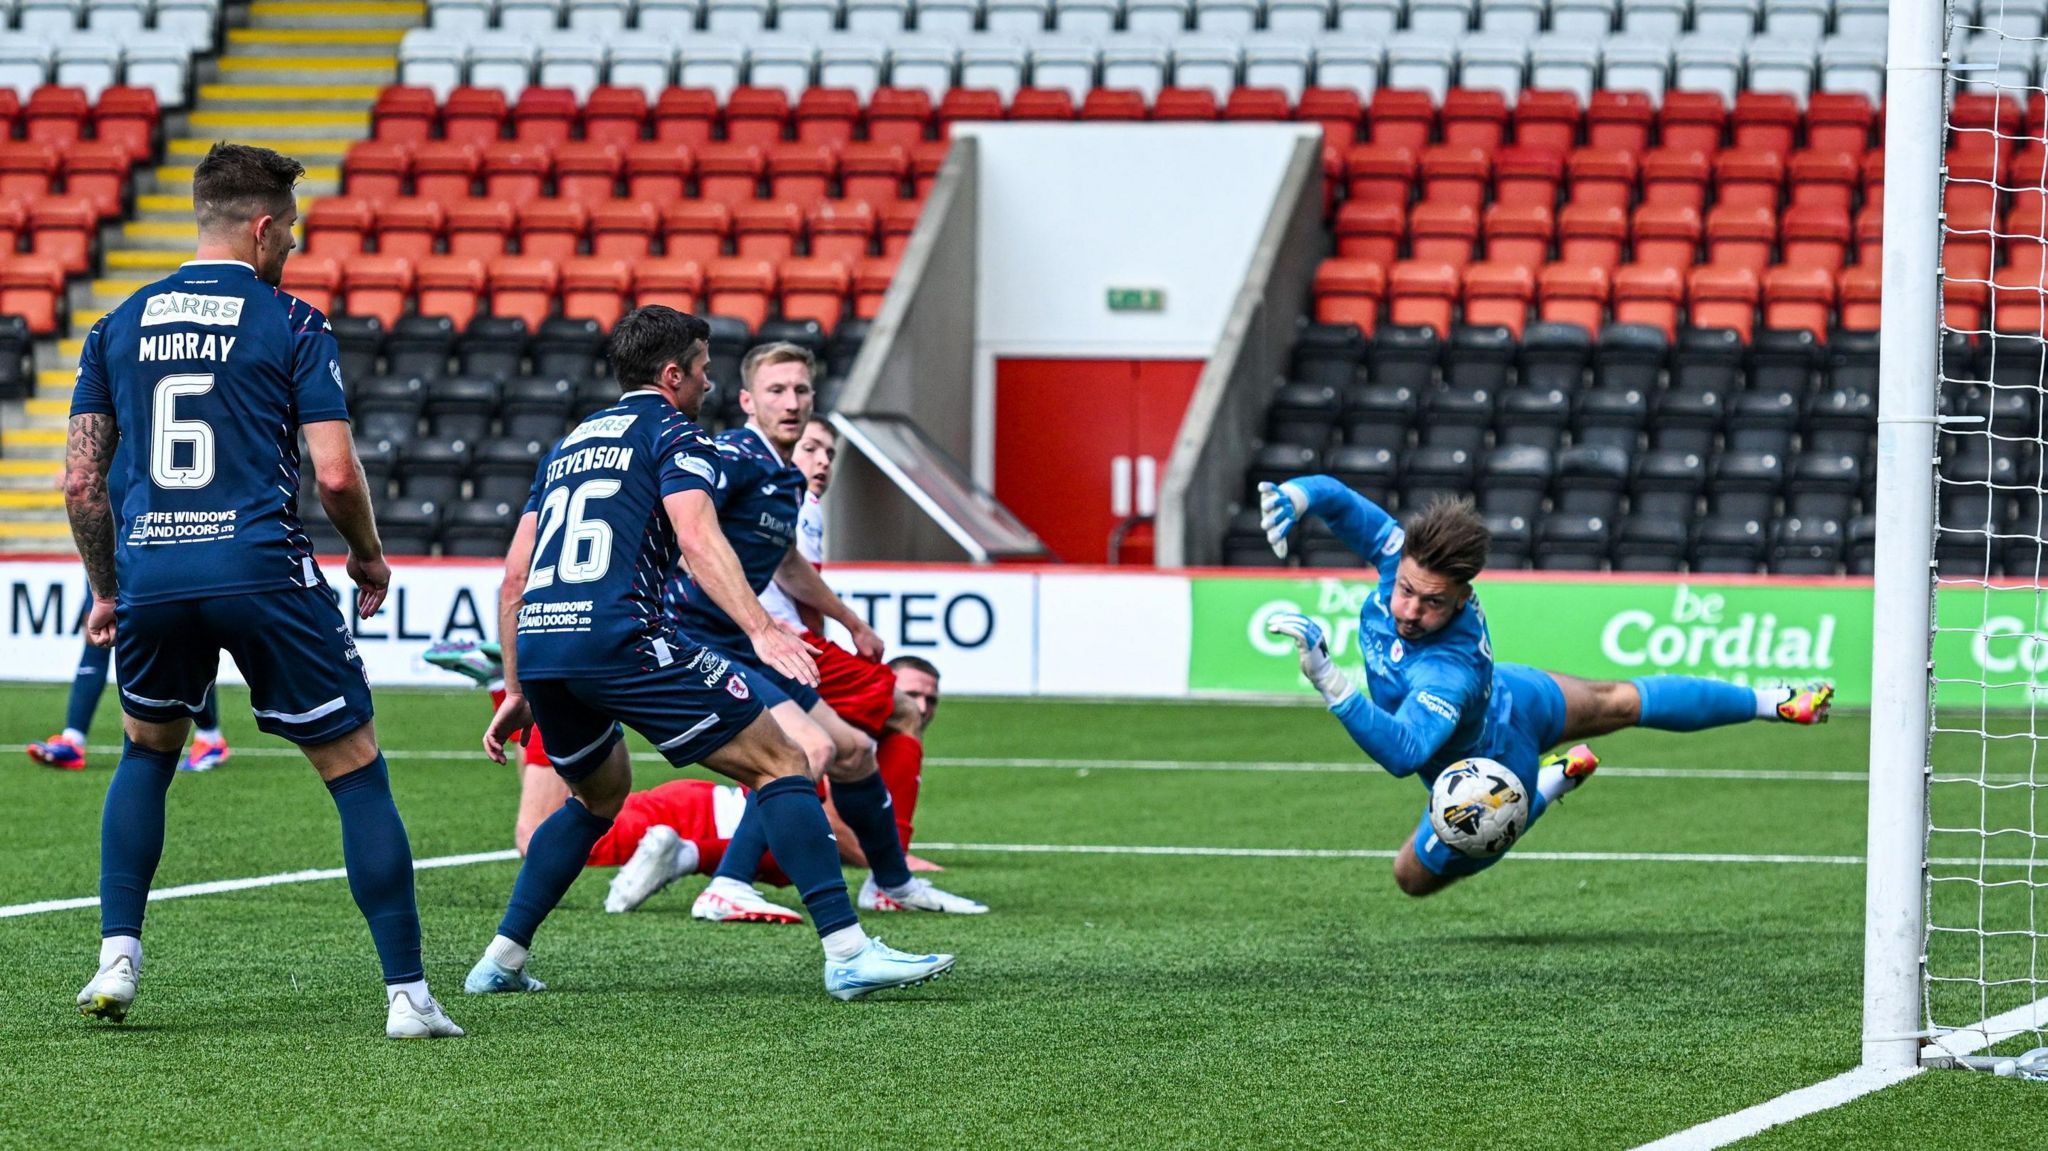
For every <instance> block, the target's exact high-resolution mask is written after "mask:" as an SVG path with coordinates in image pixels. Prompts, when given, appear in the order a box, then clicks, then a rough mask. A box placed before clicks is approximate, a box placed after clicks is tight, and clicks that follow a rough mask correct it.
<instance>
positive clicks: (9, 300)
mask: <svg viewBox="0 0 2048 1151" xmlns="http://www.w3.org/2000/svg"><path fill="white" fill-rule="evenodd" d="M64 276H65V270H64V266H63V264H62V263H60V262H59V261H57V260H54V259H51V258H48V257H45V256H36V255H14V256H9V257H7V258H6V259H4V260H0V314H5V315H12V316H20V317H22V318H23V319H25V320H26V321H27V322H28V328H29V332H30V333H31V334H33V335H34V336H36V337H38V338H42V337H47V336H54V335H56V334H57V333H58V332H59V330H60V329H59V326H58V320H59V318H60V316H61V314H62V311H63V308H62V304H63V298H64Z"/></svg>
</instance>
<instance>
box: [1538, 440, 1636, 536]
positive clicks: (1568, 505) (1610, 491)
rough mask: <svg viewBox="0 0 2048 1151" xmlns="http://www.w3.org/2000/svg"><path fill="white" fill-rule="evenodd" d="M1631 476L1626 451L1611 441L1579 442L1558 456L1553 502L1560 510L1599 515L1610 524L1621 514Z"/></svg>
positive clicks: (1585, 514)
mask: <svg viewBox="0 0 2048 1151" xmlns="http://www.w3.org/2000/svg"><path fill="white" fill-rule="evenodd" d="M1628 480H1629V454H1628V453H1627V452H1624V451H1622V450H1621V449H1620V448H1617V447H1614V446H1613V445H1611V444H1578V445H1575V446H1573V447H1569V448H1566V449H1565V450H1564V451H1563V452H1562V453H1560V454H1559V455H1558V457H1557V489H1556V493H1555V496H1554V497H1553V499H1552V503H1553V504H1554V506H1555V507H1556V508H1557V510H1558V511H1560V512H1571V513H1573V514H1575V515H1582V516H1599V517H1601V518H1603V519H1605V520H1607V521H1608V522H1609V523H1610V524H1611V523H1613V522H1614V520H1615V518H1616V517H1617V516H1619V515H1620V514H1621V497H1622V496H1623V494H1624V493H1626V492H1627V491H1628Z"/></svg>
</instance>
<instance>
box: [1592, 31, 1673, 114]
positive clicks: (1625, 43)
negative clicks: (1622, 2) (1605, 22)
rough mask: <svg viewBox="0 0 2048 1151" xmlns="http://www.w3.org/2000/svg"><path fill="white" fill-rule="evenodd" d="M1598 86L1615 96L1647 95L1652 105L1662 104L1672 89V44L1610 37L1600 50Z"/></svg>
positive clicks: (1624, 36) (1634, 38) (1627, 37)
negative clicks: (1612, 90) (1631, 93)
mask: <svg viewBox="0 0 2048 1151" xmlns="http://www.w3.org/2000/svg"><path fill="white" fill-rule="evenodd" d="M1600 58H1601V65H1602V68H1601V73H1602V75H1601V80H1600V86H1601V87H1603V88H1612V89H1614V90H1615V91H1617V92H1647V93H1649V96H1650V102H1651V103H1652V104H1662V103H1663V102H1664V90H1665V89H1666V88H1669V87H1671V43H1670V41H1668V40H1664V39H1662V38H1651V37H1644V36H1630V35H1626V34H1623V35H1620V36H1610V37H1608V38H1607V43H1606V44H1605V45H1603V46H1602V48H1601V52H1600Z"/></svg>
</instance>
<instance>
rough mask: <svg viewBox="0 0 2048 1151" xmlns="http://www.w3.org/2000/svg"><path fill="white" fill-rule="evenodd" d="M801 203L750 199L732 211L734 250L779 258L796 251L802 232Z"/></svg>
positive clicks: (773, 259) (750, 256) (751, 256)
mask: <svg viewBox="0 0 2048 1151" xmlns="http://www.w3.org/2000/svg"><path fill="white" fill-rule="evenodd" d="M803 229H804V213H803V208H802V206H801V205H798V204H793V203H788V202H784V201H778V200H749V201H747V202H745V203H742V204H739V205H738V206H736V207H735V208H734V209H733V213H732V236H733V251H734V254H735V255H738V256H741V257H744V258H746V259H752V260H768V261H770V262H779V261H782V260H786V259H788V258H789V257H791V256H793V255H795V254H796V246H797V240H798V239H799V238H800V237H801V236H802V235H803Z"/></svg>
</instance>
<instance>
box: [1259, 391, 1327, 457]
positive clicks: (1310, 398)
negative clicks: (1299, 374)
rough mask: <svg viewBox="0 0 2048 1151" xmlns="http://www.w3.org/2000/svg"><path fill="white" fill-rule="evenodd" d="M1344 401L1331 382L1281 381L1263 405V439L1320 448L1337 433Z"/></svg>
mask: <svg viewBox="0 0 2048 1151" xmlns="http://www.w3.org/2000/svg"><path fill="white" fill-rule="evenodd" d="M1343 402H1344V401H1343V393H1342V392H1341V391H1340V390H1339V389H1338V388H1337V387H1336V386H1335V385H1332V384H1309V383H1290V384H1282V385H1281V386H1280V390H1279V391H1278V392H1275V393H1274V394H1273V400H1272V402H1271V403H1270V404H1268V405H1267V406H1266V439H1267V440H1268V442H1272V443H1285V444H1306V445H1308V446H1309V447H1312V448H1315V449H1317V450H1321V449H1322V448H1323V447H1324V446H1325V445H1327V444H1328V443H1329V442H1330V440H1331V439H1332V438H1333V437H1334V436H1335V434H1336V431H1337V424H1338V418H1339V416H1340V414H1341V413H1342V411H1343Z"/></svg>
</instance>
